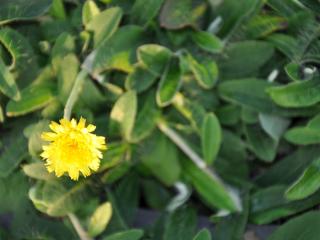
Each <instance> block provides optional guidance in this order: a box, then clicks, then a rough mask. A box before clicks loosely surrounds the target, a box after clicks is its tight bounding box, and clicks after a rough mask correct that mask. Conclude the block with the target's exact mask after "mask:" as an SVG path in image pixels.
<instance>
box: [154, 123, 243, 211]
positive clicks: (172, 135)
mask: <svg viewBox="0 0 320 240" xmlns="http://www.w3.org/2000/svg"><path fill="white" fill-rule="evenodd" d="M158 128H159V129H160V130H161V131H162V132H163V133H164V134H165V135H166V136H167V137H168V138H169V139H170V140H171V141H172V142H174V143H175V144H176V145H177V146H178V147H179V148H180V150H181V151H182V152H184V154H186V155H187V156H188V157H189V158H190V160H192V161H193V162H194V164H196V166H197V167H198V168H200V169H201V170H202V171H203V172H205V173H207V174H208V175H209V176H210V177H211V178H212V179H214V180H215V181H217V182H218V183H220V184H221V185H222V186H224V187H225V188H226V190H227V191H228V193H229V195H230V197H231V198H232V199H233V200H234V202H235V204H236V205H237V207H238V209H239V210H241V203H240V199H239V197H238V195H237V194H236V192H235V191H234V190H233V189H231V188H230V187H229V186H227V185H226V184H225V183H224V182H223V181H222V179H221V178H220V177H219V176H218V175H217V174H216V173H215V172H214V170H213V169H211V168H210V167H209V166H208V165H207V164H206V162H205V161H204V160H203V159H202V158H201V157H200V156H199V155H198V154H197V153H196V152H195V151H194V150H193V149H191V148H190V147H189V146H188V144H187V143H186V142H185V141H184V140H183V139H182V138H181V137H180V135H179V134H178V133H176V132H175V131H174V130H173V129H171V128H170V127H169V126H168V125H167V124H166V122H164V121H160V122H159V123H158Z"/></svg>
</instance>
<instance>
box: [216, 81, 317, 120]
mask: <svg viewBox="0 0 320 240" xmlns="http://www.w3.org/2000/svg"><path fill="white" fill-rule="evenodd" d="M270 86H273V84H272V83H268V82H267V81H266V80H261V79H260V80H259V79H252V78H249V79H238V80H230V81H226V82H222V83H221V84H220V85H219V86H218V93H219V95H220V96H221V97H222V98H223V99H224V100H226V101H229V102H232V103H235V104H238V105H241V106H244V107H248V108H250V109H252V110H255V111H257V112H263V113H267V114H273V115H280V116H291V117H293V116H303V115H307V116H308V115H314V114H316V113H317V112H318V110H316V108H317V107H314V108H297V109H286V108H281V107H279V106H277V105H276V104H275V103H273V102H272V100H271V99H270V97H269V96H268V94H267V93H266V90H267V89H268V88H269V87H270Z"/></svg>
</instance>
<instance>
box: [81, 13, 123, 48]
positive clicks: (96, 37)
mask: <svg viewBox="0 0 320 240" xmlns="http://www.w3.org/2000/svg"><path fill="white" fill-rule="evenodd" d="M121 18H122V10H121V8H119V7H113V8H108V9H106V10H105V11H103V12H101V13H98V14H96V15H94V16H92V19H91V21H90V22H88V24H87V25H86V30H88V31H92V32H93V41H94V46H95V47H98V46H99V45H100V44H101V43H102V42H104V41H107V40H108V39H109V38H110V37H111V36H112V35H113V34H114V33H115V31H116V30H117V29H118V26H119V23H120V20H121Z"/></svg>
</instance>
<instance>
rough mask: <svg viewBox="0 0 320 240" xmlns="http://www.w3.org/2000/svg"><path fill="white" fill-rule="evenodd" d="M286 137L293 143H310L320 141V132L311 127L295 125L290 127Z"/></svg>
mask: <svg viewBox="0 0 320 240" xmlns="http://www.w3.org/2000/svg"><path fill="white" fill-rule="evenodd" d="M284 137H285V139H286V140H287V141H289V142H291V143H293V144H298V145H309V144H316V143H320V132H319V130H317V129H312V128H309V127H295V128H291V129H289V130H288V131H287V132H286V134H285V136H284Z"/></svg>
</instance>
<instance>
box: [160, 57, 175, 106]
mask: <svg viewBox="0 0 320 240" xmlns="http://www.w3.org/2000/svg"><path fill="white" fill-rule="evenodd" d="M180 85H181V70H180V66H179V59H178V58H172V59H171V61H170V62H169V63H168V65H167V67H166V70H165V72H164V73H163V75H162V77H161V80H160V83H159V86H158V90H157V103H158V105H159V106H160V107H165V106H168V105H170V104H171V102H172V100H173V98H174V96H175V95H176V93H177V92H178V91H179V88H180Z"/></svg>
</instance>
